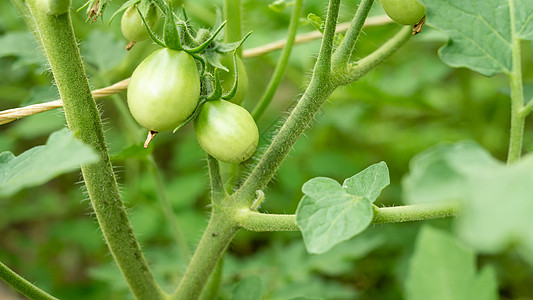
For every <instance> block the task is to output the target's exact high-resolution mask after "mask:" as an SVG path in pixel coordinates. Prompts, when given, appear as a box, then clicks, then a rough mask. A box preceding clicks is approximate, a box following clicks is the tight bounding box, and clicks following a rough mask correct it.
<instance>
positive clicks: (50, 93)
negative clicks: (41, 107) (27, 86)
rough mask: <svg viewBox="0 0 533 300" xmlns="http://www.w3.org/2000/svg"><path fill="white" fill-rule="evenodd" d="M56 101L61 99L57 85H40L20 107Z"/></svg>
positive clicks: (33, 89)
mask: <svg viewBox="0 0 533 300" xmlns="http://www.w3.org/2000/svg"><path fill="white" fill-rule="evenodd" d="M56 99H59V92H58V91H57V87H56V86H55V85H38V86H35V87H33V88H32V89H31V90H30V94H29V95H28V97H26V99H24V101H22V103H20V106H26V105H31V104H36V103H43V102H48V101H52V100H56Z"/></svg>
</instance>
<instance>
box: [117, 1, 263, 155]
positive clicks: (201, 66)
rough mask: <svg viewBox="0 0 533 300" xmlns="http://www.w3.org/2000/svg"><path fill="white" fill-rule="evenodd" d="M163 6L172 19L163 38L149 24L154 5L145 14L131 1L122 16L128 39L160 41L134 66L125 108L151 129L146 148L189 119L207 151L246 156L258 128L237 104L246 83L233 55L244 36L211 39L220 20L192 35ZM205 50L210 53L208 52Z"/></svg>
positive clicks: (209, 152)
mask: <svg viewBox="0 0 533 300" xmlns="http://www.w3.org/2000/svg"><path fill="white" fill-rule="evenodd" d="M166 9H167V13H166V18H170V20H171V21H170V22H169V21H168V20H167V22H166V23H165V36H164V41H160V40H158V39H157V37H156V36H155V34H154V33H153V32H151V29H150V28H151V27H153V26H154V24H155V20H156V19H157V14H156V13H155V7H153V6H152V7H150V6H149V8H148V9H147V12H148V13H149V14H150V15H149V16H147V17H149V19H147V18H145V17H144V16H143V14H142V12H141V10H140V9H138V8H137V9H135V6H131V7H130V8H127V10H126V12H125V13H124V15H123V17H122V31H123V33H124V36H125V37H126V38H128V39H129V40H130V41H132V42H138V41H140V40H142V39H143V38H144V39H145V38H147V37H148V36H150V37H151V38H152V39H153V40H154V41H155V42H156V43H158V44H160V45H162V46H164V48H162V49H159V50H156V51H155V52H154V53H152V54H151V55H149V56H148V57H147V58H145V59H144V61H142V62H141V64H139V66H137V68H136V69H135V71H134V72H133V75H132V76H131V80H130V84H129V87H128V107H129V109H130V111H131V113H132V115H133V117H134V118H135V120H136V121H137V122H138V123H139V124H140V125H142V126H143V127H144V128H146V129H148V131H149V134H148V138H147V140H146V143H145V147H147V146H148V143H149V142H150V141H151V139H152V138H153V137H154V136H155V134H157V133H158V132H162V131H170V130H174V131H176V130H177V129H179V128H181V127H182V126H183V125H185V124H187V123H188V122H189V121H193V123H194V130H195V133H196V138H197V140H198V142H199V144H200V146H201V147H202V148H203V149H204V150H205V151H206V152H207V153H208V154H209V155H211V156H213V157H214V158H216V159H218V160H220V161H223V162H228V163H240V162H243V161H245V160H247V159H248V158H250V157H251V156H252V154H253V153H254V152H255V149H256V147H257V143H258V140H259V133H258V129H257V126H256V124H255V121H254V119H253V118H252V116H251V115H250V113H248V111H247V110H246V109H244V108H243V107H241V106H239V105H238V104H239V103H240V102H241V101H242V99H243V98H244V95H245V93H246V89H247V85H248V79H247V77H246V71H245V69H244V64H243V63H242V61H241V60H240V58H239V57H238V56H236V55H235V49H237V47H239V46H240V45H241V44H242V42H243V41H244V39H243V41H241V42H240V43H236V44H230V45H224V44H222V43H217V42H216V41H214V38H215V36H216V34H217V33H218V32H219V31H220V29H221V27H222V26H223V25H224V23H222V24H221V25H220V26H219V29H217V30H216V31H214V32H213V33H210V32H208V31H205V30H201V31H199V32H198V34H197V35H196V38H190V37H192V36H193V35H192V34H193V33H194V32H193V31H192V30H191V29H190V28H189V27H188V25H187V23H186V22H180V21H178V22H175V21H174V18H176V16H175V15H174V13H173V12H172V11H171V10H170V8H168V7H167V8H166ZM167 24H170V25H167ZM178 26H182V30H181V33H182V34H184V33H185V34H188V35H189V44H188V45H186V42H187V36H180V34H179V33H178V30H175V29H176V27H178ZM168 27H171V28H168ZM208 51H212V53H210V54H206V52H208ZM215 51H216V54H215V57H216V58H215V59H213V52H215ZM231 52H233V53H234V55H233V59H232V56H231V55H230V54H231ZM204 57H209V59H204ZM206 61H208V62H209V63H206ZM222 68H223V69H225V70H223V73H222V76H219V74H218V72H219V69H222ZM208 71H212V72H211V73H209V72H208ZM224 71H225V72H224ZM220 77H222V79H221V78H220ZM224 93H225V94H224Z"/></svg>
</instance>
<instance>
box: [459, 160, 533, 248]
mask: <svg viewBox="0 0 533 300" xmlns="http://www.w3.org/2000/svg"><path fill="white" fill-rule="evenodd" d="M532 186H533V156H528V157H524V158H523V159H522V160H521V161H520V162H519V163H517V164H514V165H511V166H503V165H502V166H499V167H494V168H492V169H490V170H485V171H483V172H478V173H477V174H475V176H472V177H471V178H470V180H469V189H468V195H467V198H468V201H465V204H464V211H463V213H462V214H461V216H460V217H459V218H458V220H457V229H458V232H459V235H460V236H461V237H462V238H463V239H464V240H465V241H467V242H468V243H469V244H470V245H472V246H473V247H474V248H476V249H477V250H480V251H485V252H498V251H502V250H504V249H506V248H507V247H508V246H510V245H518V246H520V247H526V248H528V249H533V218H531V212H533V201H532V193H531V187H532Z"/></svg>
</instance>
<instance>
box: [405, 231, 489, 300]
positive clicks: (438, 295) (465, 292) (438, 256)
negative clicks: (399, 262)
mask: <svg viewBox="0 0 533 300" xmlns="http://www.w3.org/2000/svg"><path fill="white" fill-rule="evenodd" d="M475 262H476V260H475V255H474V252H473V251H472V249H469V248H467V247H465V246H464V245H462V244H461V243H460V242H459V241H457V240H456V239H455V238H454V237H453V236H451V235H450V234H448V233H446V232H443V231H440V230H437V229H433V228H431V227H423V228H422V230H421V231H420V233H419V235H418V238H417V241H416V246H415V251H414V253H413V256H412V257H411V259H410V261H409V270H408V273H407V279H406V282H405V289H406V299H410V300H426V299H432V300H470V299H479V300H496V299H498V296H497V295H498V294H497V282H496V275H495V272H494V269H492V268H491V267H485V268H484V269H483V270H482V271H481V272H479V273H477V272H476V265H475Z"/></svg>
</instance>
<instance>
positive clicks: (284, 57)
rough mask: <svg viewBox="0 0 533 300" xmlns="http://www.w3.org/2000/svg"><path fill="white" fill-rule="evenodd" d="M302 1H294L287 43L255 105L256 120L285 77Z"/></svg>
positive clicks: (253, 114) (254, 114)
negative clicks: (263, 91)
mask: <svg viewBox="0 0 533 300" xmlns="http://www.w3.org/2000/svg"><path fill="white" fill-rule="evenodd" d="M302 2H303V0H296V1H295V3H294V8H293V11H292V16H291V22H290V25H289V30H288V35H287V43H286V44H285V48H283V52H282V53H281V56H280V58H279V60H278V63H277V65H276V69H275V70H274V73H273V74H272V77H271V78H270V82H269V83H268V86H267V88H266V90H265V93H264V94H263V96H262V97H261V100H260V101H259V102H258V103H257V104H256V105H255V108H254V110H253V113H252V116H253V118H254V120H255V121H256V122H257V120H259V119H260V118H261V116H262V115H263V113H264V112H265V110H266V109H267V107H268V105H269V104H270V102H272V99H273V98H274V94H275V93H276V90H277V89H278V86H279V84H280V82H281V79H282V78H283V73H285V69H286V68H287V64H288V63H289V57H290V55H291V52H292V46H293V45H294V38H295V37H296V30H297V29H298V23H299V22H300V14H301V12H302Z"/></svg>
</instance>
